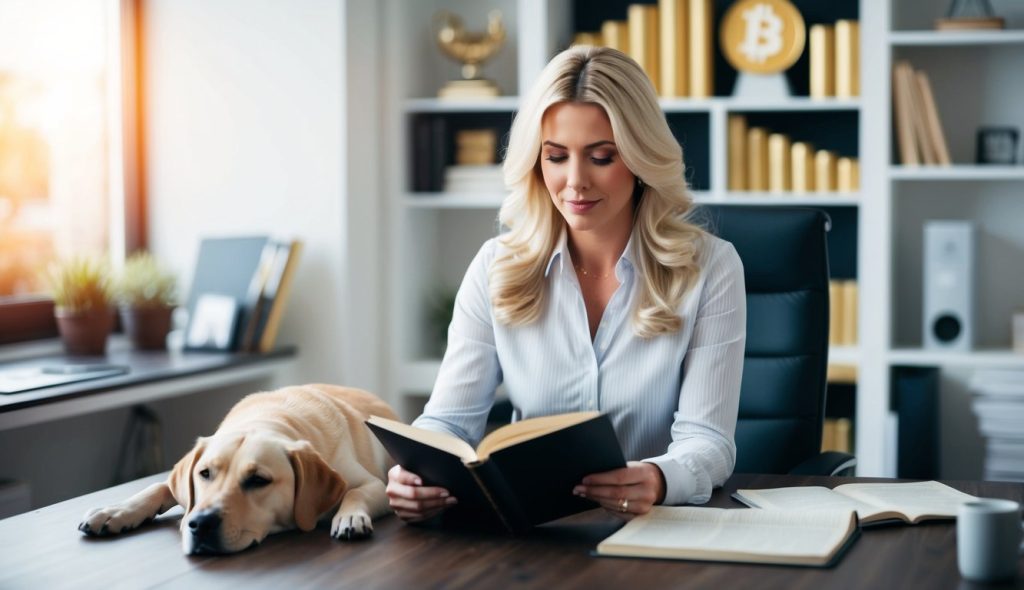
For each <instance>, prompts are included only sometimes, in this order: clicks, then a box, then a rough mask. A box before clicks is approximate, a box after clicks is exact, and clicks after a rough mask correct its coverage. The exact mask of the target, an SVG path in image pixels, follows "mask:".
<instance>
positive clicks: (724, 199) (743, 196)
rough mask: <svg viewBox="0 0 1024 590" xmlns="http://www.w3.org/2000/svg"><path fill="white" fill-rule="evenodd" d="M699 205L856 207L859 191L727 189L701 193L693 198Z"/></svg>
mask: <svg viewBox="0 0 1024 590" xmlns="http://www.w3.org/2000/svg"><path fill="white" fill-rule="evenodd" d="M695 201H696V202H697V203H698V204H700V205H764V206H773V205H775V206H800V207H857V206H859V205H860V194H859V193H838V192H834V193H807V194H795V193H764V192H736V191H727V192H725V193H720V192H708V193H702V194H700V195H699V196H697V197H696V198H695Z"/></svg>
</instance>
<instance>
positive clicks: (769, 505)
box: [732, 481, 977, 524]
mask: <svg viewBox="0 0 1024 590" xmlns="http://www.w3.org/2000/svg"><path fill="white" fill-rule="evenodd" d="M732 497H733V498H735V499H737V500H739V501H740V502H743V503H744V504H746V505H747V506H750V507H751V508H765V509H778V510H813V509H819V508H820V509H840V510H856V511H857V516H858V517H859V518H860V522H861V524H871V523H878V522H891V521H900V520H902V521H904V522H906V523H908V524H917V523H918V522H921V521H922V520H931V519H943V518H956V511H957V507H958V506H959V505H960V504H962V503H964V502H968V501H971V500H977V498H975V497H974V496H971V495H969V494H965V493H963V492H960V491H957V490H954V489H953V488H951V487H949V486H947V485H945V484H941V483H939V482H937V481H918V482H909V483H849V484H845V485H841V486H836V487H835V488H834V489H831V490H830V489H828V488H825V487H817V486H805V487H792V488H772V489H765V490H736V493H734V494H733V495H732Z"/></svg>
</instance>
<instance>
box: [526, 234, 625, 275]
mask: <svg viewBox="0 0 1024 590" xmlns="http://www.w3.org/2000/svg"><path fill="white" fill-rule="evenodd" d="M636 240H637V237H636V232H635V231H634V232H631V233H630V234H629V242H627V243H626V249H625V250H624V251H623V252H622V256H620V257H619V262H618V263H617V264H616V265H615V266H616V268H619V267H621V266H623V262H625V263H626V265H625V266H626V267H627V268H630V269H633V268H636V254H635V253H634V251H635V250H636ZM567 258H569V242H568V232H567V231H566V229H565V228H564V227H563V228H562V231H561V233H560V234H559V235H558V241H557V242H555V247H554V248H553V249H552V251H551V257H550V258H548V265H547V267H545V268H544V277H545V278H547V277H548V276H549V275H550V274H551V268H552V267H553V266H554V265H555V262H556V261H557V262H558V270H559V272H561V271H563V270H564V269H565V260H566V259H567Z"/></svg>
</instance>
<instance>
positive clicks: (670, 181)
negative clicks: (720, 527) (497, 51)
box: [387, 46, 746, 521]
mask: <svg viewBox="0 0 1024 590" xmlns="http://www.w3.org/2000/svg"><path fill="white" fill-rule="evenodd" d="M683 169H684V168H683V158H682V150H681V149H680V147H679V144H678V143H677V142H676V140H675V139H674V138H673V136H672V133H671V132H670V130H669V127H668V125H667V123H666V121H665V116H664V114H663V113H662V111H661V109H660V107H659V106H658V101H657V97H656V94H655V91H654V87H653V86H652V85H651V82H650V80H649V79H648V78H647V76H646V75H645V74H644V72H643V70H641V69H640V67H639V66H638V65H637V64H636V62H634V61H633V60H632V59H630V58H629V57H627V56H626V55H625V54H623V53H621V52H619V51H615V50H613V49H607V48H598V47H585V46H577V47H573V48H571V49H568V50H566V51H564V52H562V53H560V54H559V55H557V56H556V57H555V58H554V59H553V60H551V62H550V63H549V64H548V65H547V67H546V68H545V69H544V71H543V72H542V73H541V75H540V78H539V79H538V80H537V82H536V84H535V85H534V87H533V88H532V90H531V92H530V93H529V95H528V96H527V97H526V98H525V100H524V101H523V104H522V108H521V110H520V111H519V113H518V114H517V116H516V118H515V121H514V122H513V124H512V131H511V135H510V139H509V146H508V153H507V154H506V157H505V163H504V174H505V182H506V184H507V185H508V186H509V187H511V188H512V192H511V194H510V195H509V196H508V197H507V198H506V199H505V201H504V203H503V204H502V207H501V212H500V220H501V223H502V225H503V226H505V227H506V228H507V231H506V232H505V233H503V234H502V235H501V236H499V237H497V238H494V239H491V240H490V241H488V242H487V243H485V244H484V245H483V247H482V248H481V249H480V252H479V253H478V254H477V255H476V258H475V259H474V260H473V262H472V264H471V265H470V267H469V270H468V271H467V273H466V276H465V278H464V280H463V283H462V286H461V288H460V289H459V293H458V296H457V298H456V304H455V313H454V317H453V319H452V323H451V326H450V328H449V335H448V350H447V353H446V354H445V357H444V360H443V362H442V363H441V370H440V373H439V375H438V378H437V382H436V384H435V386H434V391H433V393H432V395H431V396H430V401H429V402H428V403H427V406H426V408H425V409H424V412H423V415H422V416H420V417H419V418H417V419H416V421H415V422H414V424H415V425H416V426H420V427H422V428H427V429H432V430H439V431H444V432H449V433H451V434H454V435H456V436H458V437H460V438H462V439H464V440H466V441H467V442H469V443H471V444H473V445H475V444H476V443H477V442H479V440H480V438H481V437H482V435H483V432H484V427H485V424H486V419H487V414H488V412H489V410H490V408H491V405H492V403H493V400H494V392H495V388H496V387H497V386H498V385H499V383H502V382H503V383H504V384H505V386H506V388H507V390H508V393H509V397H510V400H511V402H512V404H513V406H514V408H515V412H514V413H515V417H516V418H517V419H524V418H532V417H536V416H543V415H549V414H556V413H562V412H574V411H587V410H598V411H601V412H604V413H606V414H608V415H609V417H610V418H611V421H612V424H613V425H614V427H615V432H616V434H617V436H618V438H619V441H620V443H621V444H622V449H623V452H624V453H625V456H626V458H627V460H628V463H627V466H626V467H625V468H623V469H618V470H614V471H610V472H606V473H595V474H593V475H590V476H588V477H586V478H584V479H583V481H581V482H580V484H579V485H578V486H576V488H575V489H574V490H572V493H575V494H577V495H580V496H585V497H587V498H590V499H592V500H594V501H596V502H598V503H600V504H601V505H602V506H603V507H605V508H606V509H608V510H612V511H615V512H616V513H632V514H643V513H645V512H647V511H649V510H650V509H651V506H653V505H655V504H659V503H664V504H684V503H687V502H690V503H704V502H707V500H708V498H709V497H710V495H711V490H712V488H713V487H715V486H719V485H721V484H722V482H724V481H725V479H726V478H727V477H729V475H730V474H731V473H732V469H733V465H734V464H735V455H736V446H735V442H734V438H733V435H734V431H735V427H736V413H737V409H738V405H739V392H740V378H741V373H742V368H743V347H744V342H745V338H746V332H745V330H746V306H745V296H744V284H743V268H742V264H741V263H740V260H739V257H738V256H737V254H736V251H735V249H733V247H732V245H731V244H729V243H728V242H724V241H722V240H719V239H718V238H716V237H714V236H711V235H709V234H707V233H705V232H704V231H703V230H701V229H700V228H699V227H697V226H695V225H693V224H691V223H690V222H688V221H687V220H686V214H687V212H688V211H689V210H690V207H691V201H690V198H689V196H688V193H687V189H686V184H685V181H684V178H683ZM387 490H388V496H389V498H390V502H391V506H392V508H393V509H394V510H395V512H396V514H398V516H399V517H401V518H403V519H405V520H407V521H417V520H422V519H426V518H430V517H432V516H434V515H436V514H438V513H439V512H441V511H442V510H444V509H445V508H446V507H448V506H451V505H453V504H455V503H457V502H458V499H457V498H454V497H451V496H450V494H449V493H448V492H447V490H444V489H441V488H437V487H428V486H424V485H423V484H422V481H421V480H420V478H419V477H418V476H417V475H416V474H414V473H411V472H409V471H407V470H404V469H402V467H401V466H396V467H395V468H394V469H392V470H391V472H390V473H389V483H388V488H387ZM566 493H569V490H566Z"/></svg>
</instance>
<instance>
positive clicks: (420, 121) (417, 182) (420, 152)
mask: <svg viewBox="0 0 1024 590" xmlns="http://www.w3.org/2000/svg"><path fill="white" fill-rule="evenodd" d="M431 147H432V124H431V121H430V118H429V117H426V116H424V115H420V116H417V117H416V118H415V119H413V137H412V154H411V157H410V158H409V161H410V162H412V190H413V191H415V192H430V190H431V189H432V186H431V182H432V177H431V173H430V169H431V166H432V165H433V162H432V158H431Z"/></svg>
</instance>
